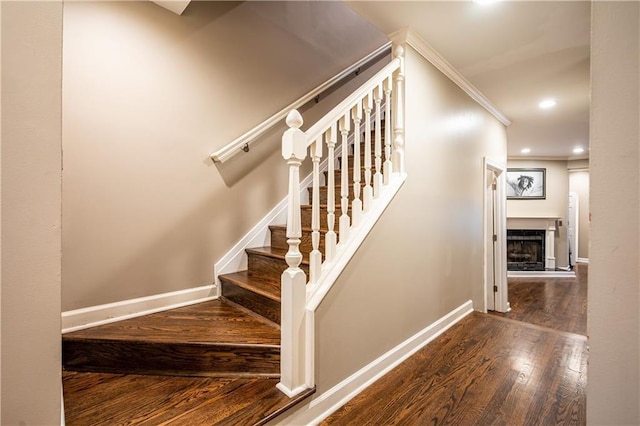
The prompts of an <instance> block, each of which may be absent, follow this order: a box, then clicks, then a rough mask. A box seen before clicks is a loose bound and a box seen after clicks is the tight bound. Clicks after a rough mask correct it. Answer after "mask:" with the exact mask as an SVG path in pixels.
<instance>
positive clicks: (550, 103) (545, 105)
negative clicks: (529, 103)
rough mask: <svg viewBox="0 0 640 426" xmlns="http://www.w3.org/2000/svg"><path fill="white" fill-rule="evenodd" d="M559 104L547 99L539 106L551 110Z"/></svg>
mask: <svg viewBox="0 0 640 426" xmlns="http://www.w3.org/2000/svg"><path fill="white" fill-rule="evenodd" d="M557 104H558V101H556V100H555V99H545V100H543V101H541V102H540V103H539V104H538V107H539V108H540V109H549V108H553V107H554V106H556V105H557Z"/></svg>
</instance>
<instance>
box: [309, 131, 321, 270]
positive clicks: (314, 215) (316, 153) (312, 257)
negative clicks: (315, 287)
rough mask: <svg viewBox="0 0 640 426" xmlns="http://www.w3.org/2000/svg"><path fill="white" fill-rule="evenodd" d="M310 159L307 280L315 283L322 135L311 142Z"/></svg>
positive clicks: (318, 263)
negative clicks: (309, 241)
mask: <svg viewBox="0 0 640 426" xmlns="http://www.w3.org/2000/svg"><path fill="white" fill-rule="evenodd" d="M310 150H311V161H312V162H313V183H312V185H313V195H312V201H311V245H312V250H311V253H310V254H309V282H311V283H315V282H316V281H317V280H318V277H319V276H320V268H321V267H322V253H320V250H318V247H319V246H320V159H321V158H322V136H320V137H319V138H318V139H316V141H315V142H313V143H312V144H311V147H310Z"/></svg>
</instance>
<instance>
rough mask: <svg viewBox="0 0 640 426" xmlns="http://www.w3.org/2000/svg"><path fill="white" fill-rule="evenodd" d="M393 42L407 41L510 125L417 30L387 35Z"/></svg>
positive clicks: (472, 96)
mask: <svg viewBox="0 0 640 426" xmlns="http://www.w3.org/2000/svg"><path fill="white" fill-rule="evenodd" d="M389 38H390V39H391V40H392V41H393V42H398V43H407V44H408V45H409V46H411V47H413V48H414V49H415V50H416V52H418V53H419V54H420V55H421V56H422V57H423V58H425V59H426V60H427V61H429V62H431V64H433V66H435V67H436V68H437V69H438V70H439V71H440V72H442V73H443V74H444V75H446V76H447V77H449V79H450V80H451V81H453V82H454V83H455V84H457V85H458V87H460V88H461V89H462V90H464V91H465V93H467V95H469V96H470V97H471V98H472V99H473V100H475V101H476V102H477V103H479V104H480V105H481V106H482V107H484V108H485V109H486V110H487V111H489V112H490V113H491V114H492V115H493V116H494V117H495V118H497V119H498V120H499V121H500V122H501V123H502V124H504V125H505V126H509V125H511V120H509V119H508V118H507V116H505V115H504V114H503V113H502V112H500V111H499V110H498V108H496V106H495V105H493V104H492V103H491V101H489V99H487V97H486V96H485V95H483V94H482V92H480V90H478V89H477V88H476V87H475V86H474V85H473V84H471V82H469V80H467V79H466V78H465V77H464V76H463V75H462V74H460V72H458V70H456V69H455V68H454V67H453V65H451V64H450V63H449V62H448V61H447V60H446V59H445V58H444V57H443V56H442V55H441V54H440V53H438V51H437V50H435V49H434V48H433V47H431V45H430V44H429V43H427V42H426V41H425V40H424V39H423V38H422V37H421V36H420V35H419V34H418V33H417V32H415V31H414V30H413V29H411V28H404V29H401V30H398V31H396V32H394V33H392V34H390V35H389Z"/></svg>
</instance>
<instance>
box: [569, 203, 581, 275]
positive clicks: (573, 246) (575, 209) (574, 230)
mask: <svg viewBox="0 0 640 426" xmlns="http://www.w3.org/2000/svg"><path fill="white" fill-rule="evenodd" d="M579 215H580V204H579V199H578V193H577V192H573V191H571V192H569V212H568V214H567V240H568V241H567V243H568V247H569V266H571V267H573V266H574V265H575V264H576V260H577V259H578V241H579V233H578V230H579V222H578V220H579V217H580V216H579Z"/></svg>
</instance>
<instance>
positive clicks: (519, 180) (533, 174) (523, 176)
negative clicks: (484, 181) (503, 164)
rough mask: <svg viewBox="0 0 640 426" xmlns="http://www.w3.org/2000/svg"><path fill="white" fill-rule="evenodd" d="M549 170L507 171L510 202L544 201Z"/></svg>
mask: <svg viewBox="0 0 640 426" xmlns="http://www.w3.org/2000/svg"><path fill="white" fill-rule="evenodd" d="M546 175H547V169H507V199H508V200H544V199H545V198H547V196H546V185H547V181H546V179H547V176H546Z"/></svg>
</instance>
